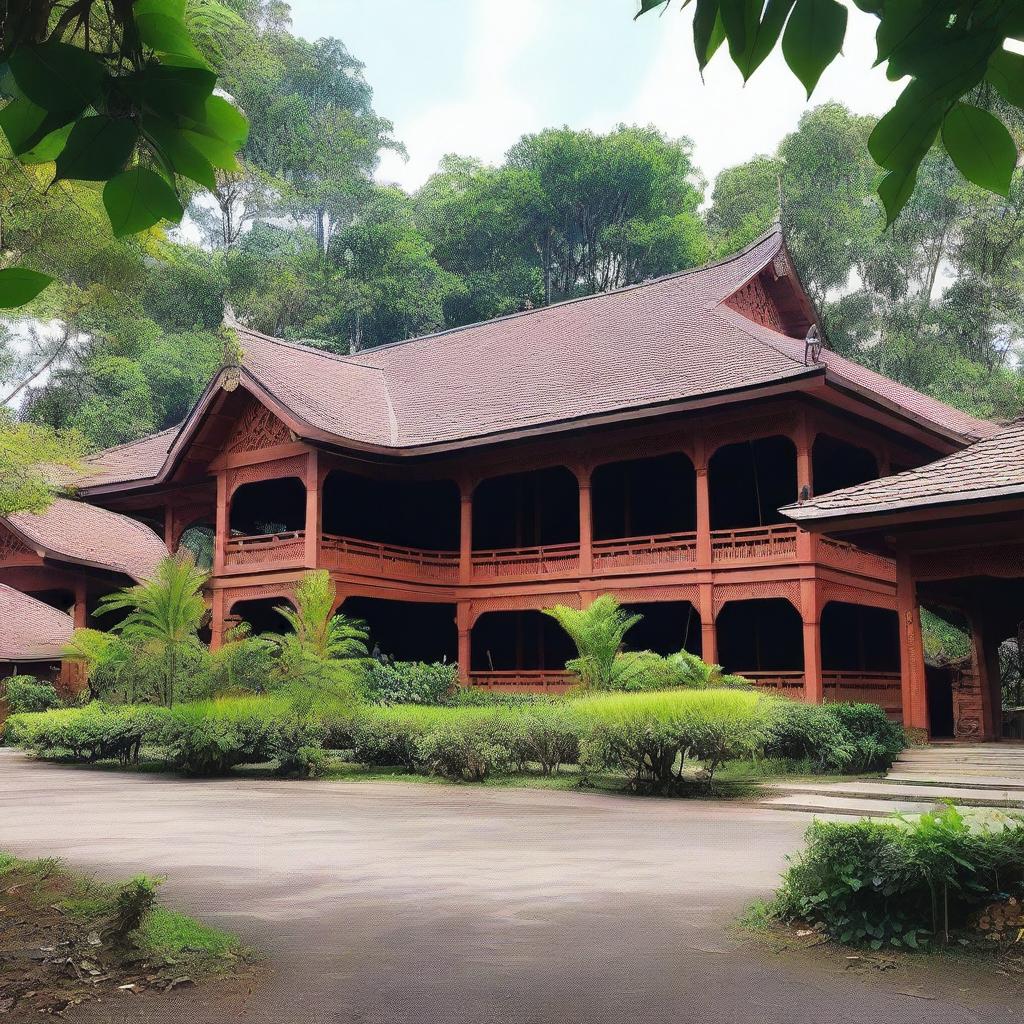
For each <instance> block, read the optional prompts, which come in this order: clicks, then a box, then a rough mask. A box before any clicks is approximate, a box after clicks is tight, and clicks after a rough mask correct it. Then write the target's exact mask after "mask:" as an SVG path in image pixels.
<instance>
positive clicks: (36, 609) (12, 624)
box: [0, 583, 75, 662]
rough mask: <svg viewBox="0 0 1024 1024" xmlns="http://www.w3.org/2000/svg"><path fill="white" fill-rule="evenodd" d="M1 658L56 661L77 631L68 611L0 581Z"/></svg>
mask: <svg viewBox="0 0 1024 1024" xmlns="http://www.w3.org/2000/svg"><path fill="white" fill-rule="evenodd" d="M0 617H2V618H3V621H4V629H3V631H2V632H0V661H14V662H21V661H50V660H53V661H56V660H57V659H58V658H60V656H61V654H62V652H63V649H64V646H65V645H66V644H67V642H68V641H69V640H70V639H71V634H72V633H74V631H75V623H74V620H73V619H72V618H71V616H70V615H68V614H67V612H62V611H61V610H60V609H59V608H54V607H52V606H51V605H48V604H46V603H45V602H43V601H40V600H39V599H38V598H35V597H30V596H29V595H28V594H23V593H22V592H21V591H20V590H15V589H14V587H9V586H7V585H6V584H4V583H0Z"/></svg>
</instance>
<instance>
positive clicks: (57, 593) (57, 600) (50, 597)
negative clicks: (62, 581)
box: [28, 587, 75, 615]
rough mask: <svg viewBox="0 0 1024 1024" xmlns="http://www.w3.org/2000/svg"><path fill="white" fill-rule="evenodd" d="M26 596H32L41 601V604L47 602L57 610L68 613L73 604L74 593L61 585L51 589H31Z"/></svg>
mask: <svg viewBox="0 0 1024 1024" xmlns="http://www.w3.org/2000/svg"><path fill="white" fill-rule="evenodd" d="M28 596H29V597H34V598H35V599H36V600H37V601H42V603H43V604H48V605H49V606H50V607H51V608H56V609H57V610H58V611H62V612H67V613H68V614H69V615H70V614H71V611H72V609H73V608H74V606H75V595H74V593H73V592H72V591H70V590H67V589H65V588H63V587H54V588H53V589H52V590H31V591H29V593H28Z"/></svg>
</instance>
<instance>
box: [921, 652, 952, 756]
mask: <svg viewBox="0 0 1024 1024" xmlns="http://www.w3.org/2000/svg"><path fill="white" fill-rule="evenodd" d="M924 678H925V687H926V694H927V699H928V732H929V734H930V735H931V736H932V738H933V739H952V738H953V734H954V732H955V729H956V720H955V717H954V715H953V669H952V667H951V666H949V665H925V667H924Z"/></svg>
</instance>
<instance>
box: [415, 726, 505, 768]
mask: <svg viewBox="0 0 1024 1024" xmlns="http://www.w3.org/2000/svg"><path fill="white" fill-rule="evenodd" d="M496 725H498V723H497V718H496V716H495V715H494V714H491V713H488V712H486V711H484V712H477V711H472V710H468V709H467V710H465V711H461V712H454V713H453V714H451V715H450V717H449V718H448V719H447V721H440V722H436V723H434V724H433V726H432V727H431V728H430V729H429V730H428V731H427V732H426V733H425V734H424V735H423V736H421V737H420V738H419V739H418V740H417V748H418V749H417V758H418V760H419V762H420V764H422V765H423V766H424V768H425V769H426V770H427V771H429V772H431V773H432V774H435V775H441V776H443V777H444V778H446V779H452V780H454V781H457V782H483V780H484V779H486V778H487V777H488V776H489V775H490V774H491V773H492V772H502V771H508V770H509V768H510V767H511V765H512V750H511V747H510V745H509V743H508V742H507V739H508V736H507V735H505V734H503V730H501V728H500V727H497V728H496ZM503 740H505V741H506V742H503Z"/></svg>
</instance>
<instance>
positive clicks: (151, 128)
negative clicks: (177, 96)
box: [142, 117, 217, 191]
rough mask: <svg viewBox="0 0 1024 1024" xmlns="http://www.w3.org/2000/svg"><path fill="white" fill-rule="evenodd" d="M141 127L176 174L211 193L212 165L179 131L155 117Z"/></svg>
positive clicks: (212, 181)
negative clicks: (189, 179)
mask: <svg viewBox="0 0 1024 1024" xmlns="http://www.w3.org/2000/svg"><path fill="white" fill-rule="evenodd" d="M142 127H143V131H144V133H145V134H146V136H147V137H148V138H149V139H150V141H151V142H152V143H153V144H154V145H155V146H156V147H157V149H159V151H160V153H161V155H162V156H163V157H164V159H165V160H166V161H167V162H168V164H169V165H170V167H171V169H172V170H173V171H174V172H175V173H176V174H182V175H184V176H185V177H186V178H191V179H192V181H194V182H196V183H197V184H199V185H202V186H203V187H204V188H208V189H210V190H211V191H212V190H213V189H215V188H216V187H217V181H216V178H215V177H214V174H213V165H212V164H211V163H210V161H209V160H208V159H207V158H206V157H205V156H203V154H202V153H200V152H199V150H198V149H196V147H195V146H194V145H193V144H192V143H191V142H189V140H188V139H187V138H186V137H185V135H184V133H183V132H182V131H181V129H179V128H176V127H175V126H174V125H173V124H171V123H170V122H169V121H164V120H161V119H160V118H155V117H153V118H147V119H146V120H145V121H144V122H143V125H142Z"/></svg>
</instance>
